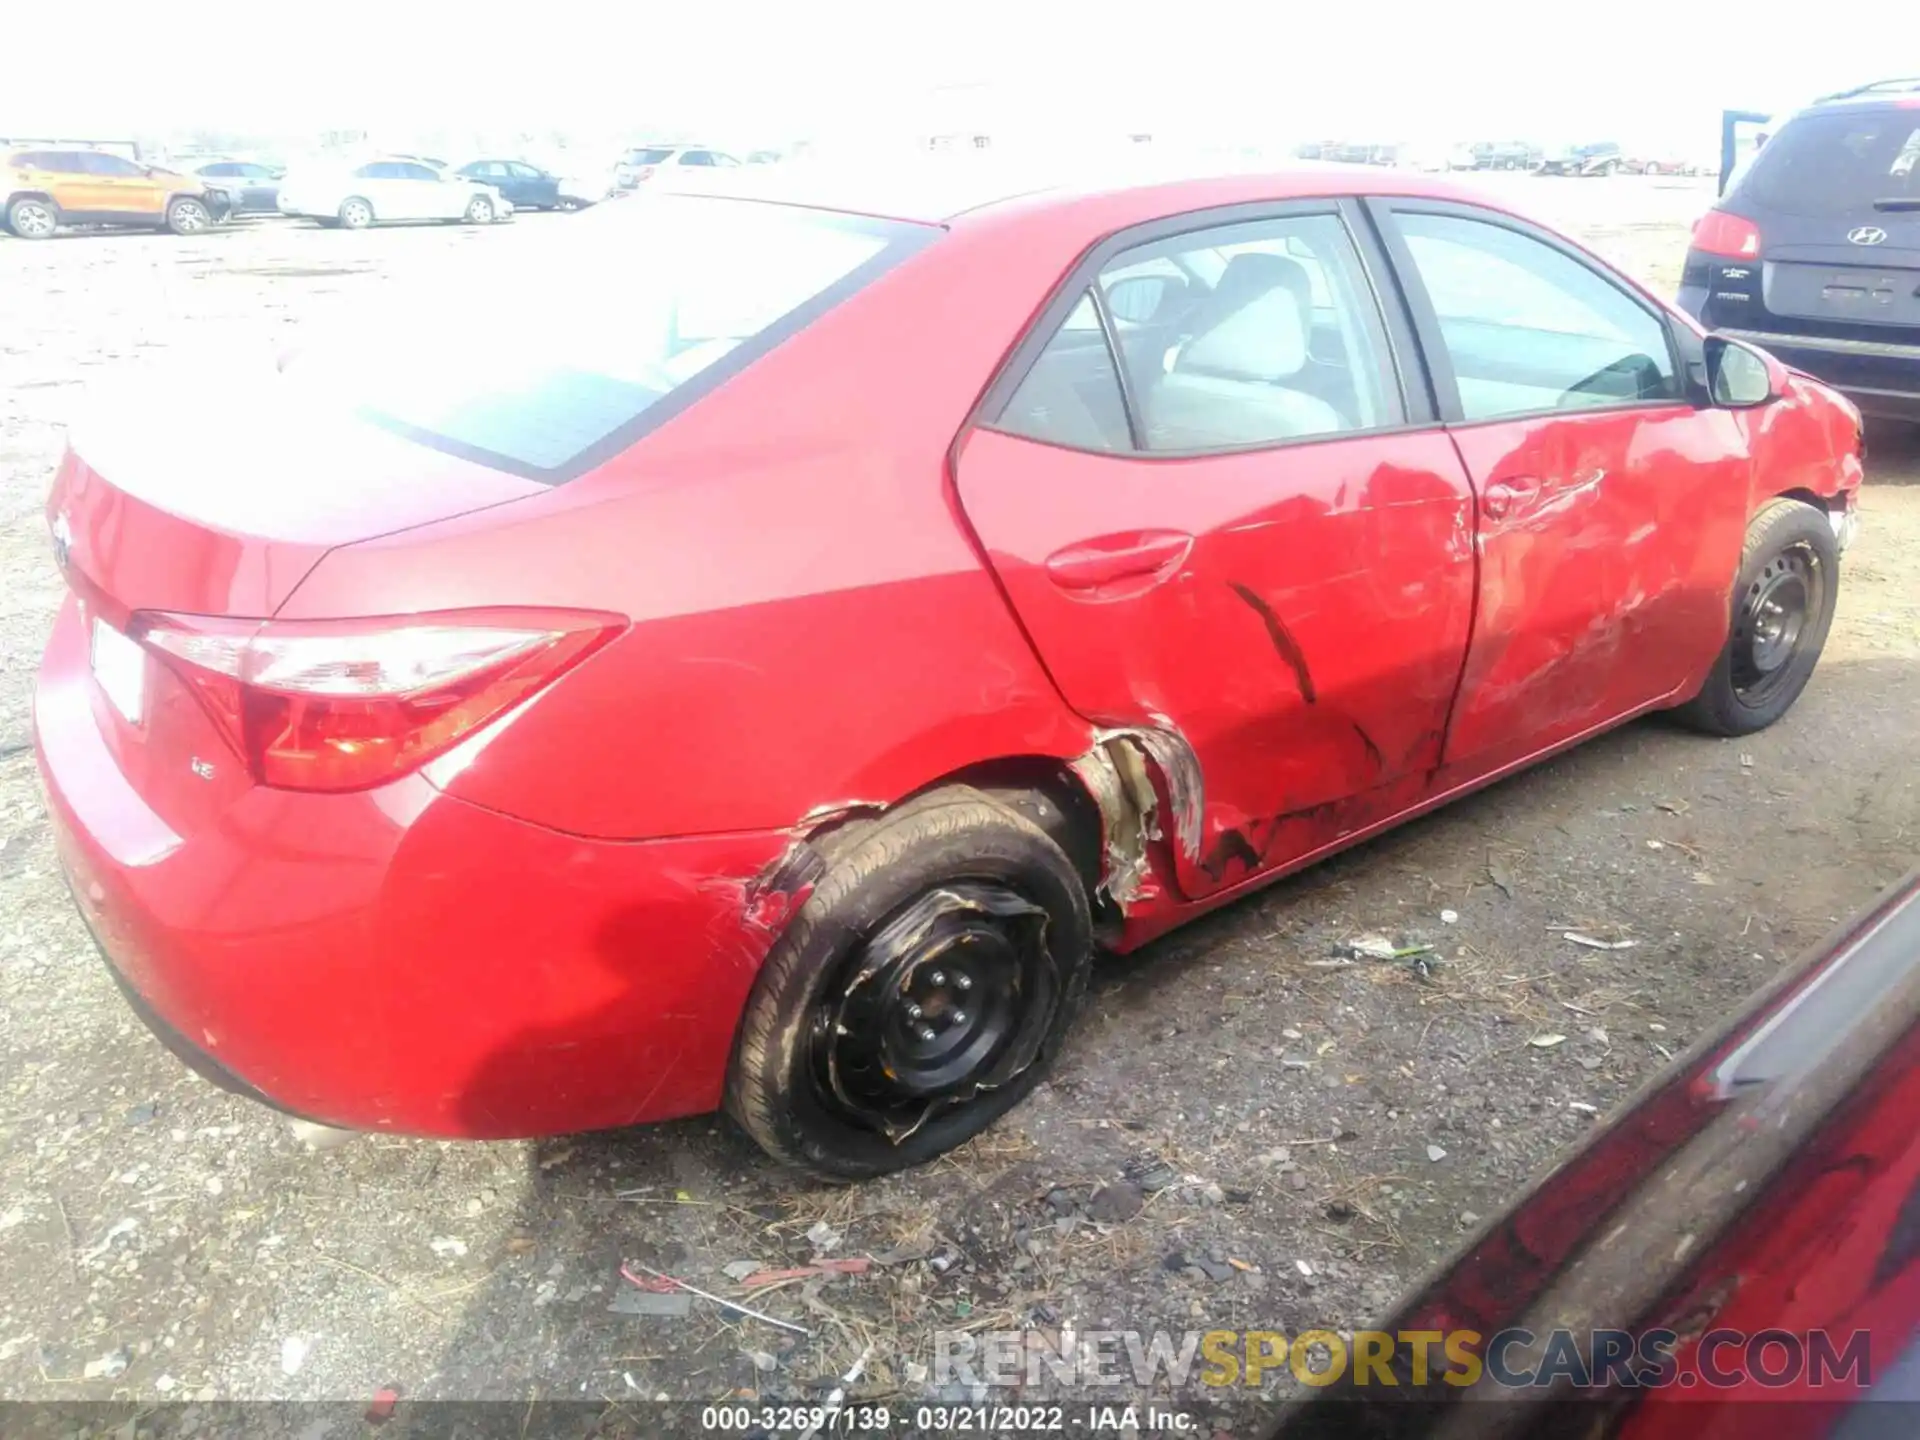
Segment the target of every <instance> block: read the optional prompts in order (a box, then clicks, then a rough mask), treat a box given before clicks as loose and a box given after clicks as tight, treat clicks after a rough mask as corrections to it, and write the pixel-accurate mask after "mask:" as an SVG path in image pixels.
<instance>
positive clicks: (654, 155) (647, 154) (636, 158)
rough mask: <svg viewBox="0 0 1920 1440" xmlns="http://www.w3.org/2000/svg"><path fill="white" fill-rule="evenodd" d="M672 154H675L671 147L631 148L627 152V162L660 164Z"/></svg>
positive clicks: (631, 163)
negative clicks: (653, 148)
mask: <svg viewBox="0 0 1920 1440" xmlns="http://www.w3.org/2000/svg"><path fill="white" fill-rule="evenodd" d="M671 154H673V151H672V150H671V149H655V150H629V151H628V152H627V164H629V165H658V164H659V163H660V162H661V161H662V160H665V159H666V158H667V157H668V156H669V155H671Z"/></svg>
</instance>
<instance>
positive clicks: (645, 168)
mask: <svg viewBox="0 0 1920 1440" xmlns="http://www.w3.org/2000/svg"><path fill="white" fill-rule="evenodd" d="M659 168H660V167H659V166H658V165H642V166H641V167H640V169H639V172H638V173H637V174H636V175H635V176H634V177H633V178H634V179H635V180H650V179H652V178H653V172H654V171H656V170H658V169H659Z"/></svg>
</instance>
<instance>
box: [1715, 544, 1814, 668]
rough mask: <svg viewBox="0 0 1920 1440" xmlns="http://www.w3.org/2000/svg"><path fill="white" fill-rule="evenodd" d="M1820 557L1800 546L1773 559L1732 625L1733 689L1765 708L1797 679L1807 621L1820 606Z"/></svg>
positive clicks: (1749, 588) (1751, 586)
mask: <svg viewBox="0 0 1920 1440" xmlns="http://www.w3.org/2000/svg"><path fill="white" fill-rule="evenodd" d="M1818 567H1819V558H1818V557H1817V556H1815V555H1814V553H1813V550H1812V548H1811V547H1810V546H1808V545H1805V544H1797V545H1794V546H1792V547H1791V548H1789V549H1786V550H1782V551H1779V552H1778V553H1776V554H1774V555H1773V556H1771V557H1769V558H1768V560H1767V563H1766V564H1765V566H1763V567H1762V568H1761V571H1760V573H1759V574H1758V575H1756V576H1755V577H1754V579H1753V581H1752V583H1750V584H1749V585H1748V586H1747V589H1746V593H1745V594H1744V595H1742V596H1741V597H1740V605H1739V609H1738V611H1737V612H1736V613H1735V615H1734V621H1733V657H1732V659H1733V690H1734V693H1735V694H1736V695H1738V696H1739V697H1740V700H1741V703H1742V704H1744V705H1748V706H1760V705H1764V704H1765V703H1766V702H1767V699H1768V697H1770V696H1771V695H1772V693H1773V692H1774V691H1775V690H1776V689H1778V688H1779V687H1780V686H1781V685H1782V684H1783V683H1784V682H1786V681H1787V680H1789V679H1791V677H1792V675H1793V663H1792V662H1793V657H1794V653H1795V651H1796V650H1797V648H1798V646H1799V644H1800V637H1801V636H1802V635H1804V634H1805V633H1806V630H1807V622H1808V621H1809V620H1810V619H1811V618H1812V616H1813V615H1814V614H1815V613H1816V612H1817V611H1818V610H1819V608H1820V574H1819V569H1818Z"/></svg>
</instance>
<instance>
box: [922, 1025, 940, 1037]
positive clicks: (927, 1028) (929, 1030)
mask: <svg viewBox="0 0 1920 1440" xmlns="http://www.w3.org/2000/svg"><path fill="white" fill-rule="evenodd" d="M920 1038H921V1039H922V1040H938V1039H939V1038H940V1037H939V1036H938V1035H936V1034H934V1033H933V1027H932V1026H931V1025H922V1026H921V1027H920Z"/></svg>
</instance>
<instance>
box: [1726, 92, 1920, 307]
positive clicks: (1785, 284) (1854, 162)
mask: <svg viewBox="0 0 1920 1440" xmlns="http://www.w3.org/2000/svg"><path fill="white" fill-rule="evenodd" d="M1725 205H1726V208H1727V209H1729V210H1732V211H1734V212H1735V213H1737V214H1742V215H1745V216H1746V217H1747V218H1749V219H1751V220H1754V221H1755V222H1756V223H1758V225H1759V226H1760V237H1761V257H1762V258H1761V263H1760V265H1759V267H1758V268H1759V272H1760V273H1759V274H1758V275H1757V276H1756V275H1754V274H1752V273H1751V271H1752V269H1753V267H1750V266H1742V265H1738V264H1735V265H1734V266H1732V267H1731V268H1730V267H1728V266H1727V265H1724V264H1718V265H1716V266H1715V267H1714V271H1713V279H1712V288H1711V292H1710V302H1709V303H1710V304H1711V306H1712V312H1711V313H1712V316H1713V319H1714V321H1715V322H1716V323H1717V324H1721V325H1727V326H1731V327H1734V328H1737V329H1742V330H1755V331H1761V332H1768V331H1786V332H1788V333H1792V334H1802V335H1813V336H1826V337H1829V338H1835V339H1842V340H1860V341H1868V342H1873V341H1891V342H1894V343H1900V344H1913V343H1915V342H1916V340H1920V109H1916V108H1913V107H1911V106H1892V105H1888V106H1879V105H1876V106H1872V107H1870V108H1856V107H1854V106H1847V105H1840V106H1835V107H1833V108H1831V109H1827V110H1815V111H1809V112H1807V113H1805V114H1802V115H1799V116H1796V117H1795V118H1794V119H1793V120H1791V121H1789V122H1788V123H1787V124H1786V125H1785V126H1784V127H1782V129H1781V130H1780V132H1779V133H1778V134H1776V135H1775V136H1773V138H1772V139H1771V140H1769V141H1768V143H1767V144H1766V145H1765V146H1764V147H1763V148H1762V149H1761V150H1760V151H1759V153H1758V154H1756V155H1755V156H1754V159H1753V162H1752V164H1751V165H1750V166H1749V167H1748V168H1747V170H1746V172H1745V174H1744V175H1743V176H1742V177H1741V179H1740V181H1739V183H1738V184H1737V185H1736V186H1735V188H1734V191H1733V193H1732V194H1731V195H1730V196H1729V197H1728V198H1727V201H1726V202H1725ZM1756 282H1757V283H1756Z"/></svg>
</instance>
